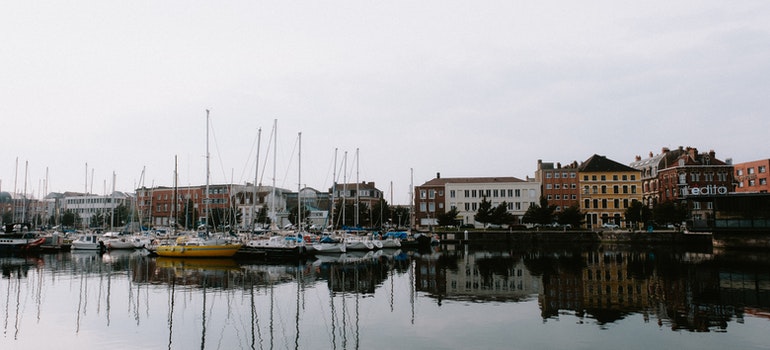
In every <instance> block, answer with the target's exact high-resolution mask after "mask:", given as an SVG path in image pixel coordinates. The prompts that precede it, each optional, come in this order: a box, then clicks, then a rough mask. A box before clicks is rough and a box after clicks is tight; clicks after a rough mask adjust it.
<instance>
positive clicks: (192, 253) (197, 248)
mask: <svg viewBox="0 0 770 350" xmlns="http://www.w3.org/2000/svg"><path fill="white" fill-rule="evenodd" d="M209 158H210V156H209V110H206V227H207V230H206V231H207V232H206V233H208V214H209V210H208V203H209V202H210V201H209ZM240 248H241V244H240V243H227V242H223V241H222V240H220V239H206V238H201V237H195V238H188V237H186V236H180V237H179V238H177V239H176V241H175V242H174V243H173V244H161V245H159V246H158V247H157V248H156V250H155V254H157V255H158V256H165V257H174V258H229V257H232V256H233V255H235V253H237V252H238V249H240Z"/></svg>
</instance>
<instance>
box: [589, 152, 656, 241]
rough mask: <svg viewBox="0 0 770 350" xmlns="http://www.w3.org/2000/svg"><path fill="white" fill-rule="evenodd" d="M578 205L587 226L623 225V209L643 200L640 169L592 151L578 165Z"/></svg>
mask: <svg viewBox="0 0 770 350" xmlns="http://www.w3.org/2000/svg"><path fill="white" fill-rule="evenodd" d="M578 175H579V180H580V182H579V185H578V186H579V187H580V188H581V193H580V203H581V206H580V209H581V211H582V212H583V213H584V214H585V216H586V219H585V224H586V226H587V227H588V228H592V227H600V226H602V225H604V224H611V225H618V226H621V227H625V226H626V224H625V220H624V219H625V211H626V209H628V207H629V206H630V205H631V203H633V202H634V201H641V200H642V192H641V186H642V181H641V171H639V170H637V169H634V168H632V167H629V166H627V165H623V164H620V163H618V162H616V161H613V160H610V159H608V158H607V157H604V156H600V155H597V154H594V155H593V156H591V157H590V158H588V159H587V160H586V161H584V162H583V163H582V164H580V166H579V167H578Z"/></svg>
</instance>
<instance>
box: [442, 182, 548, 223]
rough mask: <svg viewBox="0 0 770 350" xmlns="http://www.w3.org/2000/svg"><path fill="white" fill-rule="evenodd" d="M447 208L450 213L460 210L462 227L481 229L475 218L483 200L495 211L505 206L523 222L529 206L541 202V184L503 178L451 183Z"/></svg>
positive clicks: (448, 186)
mask: <svg viewBox="0 0 770 350" xmlns="http://www.w3.org/2000/svg"><path fill="white" fill-rule="evenodd" d="M444 190H445V192H446V198H445V202H446V204H445V206H446V207H447V208H448V210H449V209H451V208H457V210H458V211H459V216H458V218H462V222H463V224H472V225H474V226H475V227H478V228H481V227H483V225H482V224H480V223H476V221H475V220H474V219H473V216H474V215H476V213H477V211H478V209H479V204H481V201H482V199H483V198H486V199H487V200H488V201H490V202H491V203H492V208H496V207H497V206H499V205H500V204H501V203H503V202H505V203H506V205H507V207H508V212H509V213H511V214H513V215H515V216H516V217H517V218H518V219H519V220H521V218H522V216H524V213H526V212H527V209H529V207H530V205H532V204H537V203H538V201H539V199H540V183H539V182H536V181H534V180H531V179H527V180H521V179H518V178H515V177H501V178H473V179H470V181H462V182H459V181H449V182H447V183H446V186H445V189H444Z"/></svg>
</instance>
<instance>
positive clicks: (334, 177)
mask: <svg viewBox="0 0 770 350" xmlns="http://www.w3.org/2000/svg"><path fill="white" fill-rule="evenodd" d="M336 192H337V148H336V147H335V148H334V169H333V170H332V203H331V207H332V208H331V210H330V214H331V215H330V217H331V219H329V223H330V226H331V227H332V231H334V205H335V203H334V196H335V194H336Z"/></svg>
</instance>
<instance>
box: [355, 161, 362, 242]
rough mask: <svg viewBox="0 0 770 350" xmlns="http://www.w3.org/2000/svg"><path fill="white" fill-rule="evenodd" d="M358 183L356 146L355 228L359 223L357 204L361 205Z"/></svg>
mask: <svg viewBox="0 0 770 350" xmlns="http://www.w3.org/2000/svg"><path fill="white" fill-rule="evenodd" d="M358 183H359V181H358V148H356V206H355V208H356V211H355V221H356V222H355V226H356V229H358V224H359V223H358V219H359V217H358V215H359V213H360V212H361V210H359V208H358V206H359V205H361V204H360V200H361V197H360V196H359V194H358V193H359V192H360V191H359V189H358Z"/></svg>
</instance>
